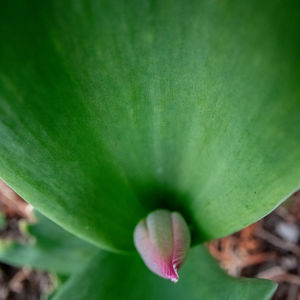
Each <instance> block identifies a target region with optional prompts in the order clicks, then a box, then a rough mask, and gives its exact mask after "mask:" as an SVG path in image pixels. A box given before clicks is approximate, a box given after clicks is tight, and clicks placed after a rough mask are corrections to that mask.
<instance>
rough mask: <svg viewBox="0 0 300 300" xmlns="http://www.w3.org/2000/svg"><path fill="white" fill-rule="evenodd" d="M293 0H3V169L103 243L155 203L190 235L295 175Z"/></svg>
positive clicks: (230, 226) (220, 224)
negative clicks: (180, 220)
mask: <svg viewBox="0 0 300 300" xmlns="http://www.w3.org/2000/svg"><path fill="white" fill-rule="evenodd" d="M298 8H299V6H298V1H296V0H287V1H273V0H266V1H252V0H251V1H240V0H233V1H232V0H225V1H214V0H187V1H180V0H166V1H155V0H126V1H125V0H88V1H87V0H81V1H80V0H78V1H73V0H66V1H61V0H53V1H39V0H30V1H27V0H16V1H1V4H0V38H1V46H0V176H1V177H2V178H3V179H4V180H5V181H6V182H7V183H8V184H10V185H11V186H12V187H13V188H14V189H15V190H16V191H17V192H18V193H19V194H20V195H21V196H22V197H24V198H25V199H26V200H27V201H28V202H30V203H32V204H33V205H34V206H36V207H37V208H38V209H39V210H41V211H42V212H43V213H44V214H45V215H47V216H48V217H49V218H51V219H52V220H54V221H56V222H57V223H59V224H61V225H62V226H64V227H65V228H66V229H68V230H70V231H72V232H73V233H76V234H77V235H79V236H81V237H84V238H85V239H88V240H90V241H92V242H93V243H96V244H98V245H100V246H101V247H105V248H111V249H119V250H128V249H133V243H132V231H133V228H134V226H135V225H136V223H137V222H138V220H139V219H140V218H141V217H144V216H145V215H146V213H147V212H148V211H150V210H152V209H154V208H159V207H161V208H170V209H172V210H174V209H177V210H180V211H181V213H183V214H184V216H185V218H186V219H187V221H188V222H189V223H190V224H191V226H192V229H193V237H194V242H199V241H201V240H206V239H211V238H215V237H219V236H222V235H226V234H228V233H231V232H233V231H235V230H237V229H239V228H241V227H243V226H245V225H247V224H249V223H251V222H253V221H255V220H257V219H258V218H260V217H262V216H263V215H265V214H266V213H267V212H269V211H270V210H271V209H272V208H274V206H276V205H277V204H278V203H279V202H280V201H282V200H283V199H284V198H285V197H286V196H287V195H288V194H289V193H291V192H293V191H294V190H295V189H296V188H297V187H299V183H300V167H299V161H300V86H299V72H300V68H299V51H300V47H299V34H298V28H299V25H300V24H299V22H300V18H299V9H298Z"/></svg>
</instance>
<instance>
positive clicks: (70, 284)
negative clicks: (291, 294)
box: [54, 246, 276, 300]
mask: <svg viewBox="0 0 300 300" xmlns="http://www.w3.org/2000/svg"><path fill="white" fill-rule="evenodd" d="M180 277H181V278H180V280H179V281H178V283H173V282H171V281H167V280H165V279H162V278H159V277H158V276H156V275H154V274H152V273H151V272H150V271H149V270H147V269H146V268H145V266H144V264H143V263H142V261H141V259H140V258H138V257H137V256H122V255H116V254H107V255H105V254H103V253H100V254H99V255H98V256H96V257H95V258H94V259H93V260H92V261H91V262H90V264H89V265H88V266H86V267H85V268H84V269H83V270H82V271H81V272H79V273H77V274H76V275H74V276H73V277H71V278H70V279H69V281H67V283H66V284H65V286H63V287H62V289H61V290H60V291H59V292H58V294H57V295H56V297H54V300H69V299H72V300H77V299H78V300H81V299H89V300H100V299H106V300H113V299H128V300H139V299H145V300H163V299H174V300H185V299H189V300H199V299H203V300H206V299H207V300H208V299H209V300H214V299H216V300H220V299H222V300H223V299H224V300H225V299H230V300H235V299H236V300H241V299H243V300H253V299H255V300H262V299H269V298H270V297H271V295H272V294H273V292H274V290H275V288H276V284H275V283H274V282H271V281H267V280H258V279H237V278H232V277H229V276H228V275H226V274H225V273H224V271H223V270H221V269H220V268H219V266H218V265H217V263H216V262H215V261H214V260H213V259H212V258H211V257H210V255H209V254H208V253H207V250H206V249H205V248H204V247H203V246H198V247H195V248H194V249H193V250H192V251H191V253H190V255H189V258H188V261H187V263H186V264H185V265H184V266H183V267H182V272H180Z"/></svg>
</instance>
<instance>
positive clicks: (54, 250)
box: [0, 211, 99, 275]
mask: <svg viewBox="0 0 300 300" xmlns="http://www.w3.org/2000/svg"><path fill="white" fill-rule="evenodd" d="M35 215H36V216H37V223H36V224H30V225H28V226H27V227H26V229H27V231H28V233H29V238H30V240H29V242H28V243H19V242H10V243H9V244H6V242H1V245H0V246H1V247H0V261H2V262H5V263H7V264H12V265H15V266H29V267H31V268H34V269H39V270H44V271H51V272H56V273H59V274H60V275H70V274H73V273H75V272H77V271H78V270H80V269H82V267H83V266H84V265H86V264H87V263H88V262H89V260H90V259H91V258H92V257H93V256H94V255H95V254H96V253H98V252H99V249H97V248H96V247H94V246H92V245H91V244H88V243H86V242H84V241H82V240H80V239H78V238H77V237H75V236H73V235H71V234H70V233H68V232H66V231H65V230H63V229H62V228H60V227H59V226H57V225H56V224H54V223H53V222H51V221H50V220H48V219H47V218H45V217H44V216H42V215H41V214H40V213H38V212H37V211H35Z"/></svg>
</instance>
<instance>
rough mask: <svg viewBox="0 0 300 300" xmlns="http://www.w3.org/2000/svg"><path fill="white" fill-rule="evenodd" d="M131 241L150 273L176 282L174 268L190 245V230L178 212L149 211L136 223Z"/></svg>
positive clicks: (176, 269)
mask: <svg viewBox="0 0 300 300" xmlns="http://www.w3.org/2000/svg"><path fill="white" fill-rule="evenodd" d="M134 243H135V246H136V248H137V250H138V252H139V253H140V255H141V257H142V259H143V260H144V262H145V264H146V266H147V267H148V268H149V269H150V270H151V271H152V272H154V273H156V274H157V275H159V276H161V277H164V278H168V279H170V280H172V281H174V282H176V281H178V273H177V271H178V269H179V268H180V266H181V265H182V263H183V261H184V259H185V258H186V254H187V252H188V249H189V247H190V232H189V229H188V226H187V224H186V222H185V220H184V219H183V217H182V216H181V215H180V214H179V213H177V212H173V213H170V212H169V211H167V210H156V211H154V212H152V213H150V214H149V215H148V216H147V218H146V219H144V220H141V221H140V222H139V223H138V225H137V226H136V228H135V231H134Z"/></svg>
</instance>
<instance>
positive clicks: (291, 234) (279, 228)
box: [275, 222, 299, 243]
mask: <svg viewBox="0 0 300 300" xmlns="http://www.w3.org/2000/svg"><path fill="white" fill-rule="evenodd" d="M275 231H276V233H277V234H278V235H279V236H280V237H281V238H282V239H284V240H286V241H287V242H290V243H297V241H298V240H299V228H298V226H297V225H296V224H294V223H283V222H280V223H278V224H277V225H276V228H275Z"/></svg>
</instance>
